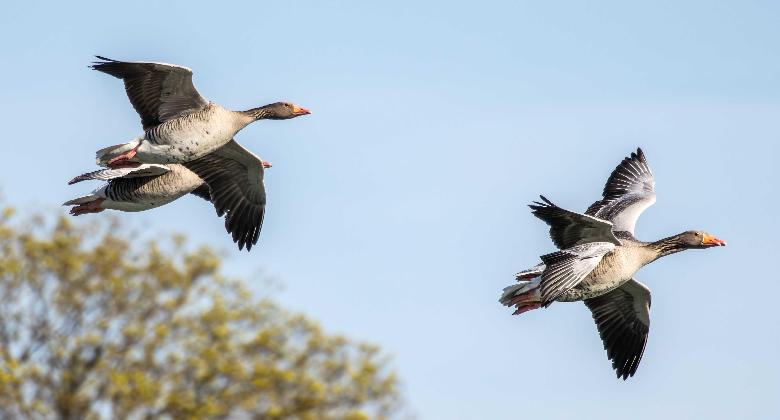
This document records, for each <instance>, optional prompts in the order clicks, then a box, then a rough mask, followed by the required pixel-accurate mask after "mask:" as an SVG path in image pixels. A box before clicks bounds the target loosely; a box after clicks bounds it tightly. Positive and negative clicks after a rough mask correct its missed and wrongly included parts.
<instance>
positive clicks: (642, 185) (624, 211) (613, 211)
mask: <svg viewBox="0 0 780 420" xmlns="http://www.w3.org/2000/svg"><path fill="white" fill-rule="evenodd" d="M653 203H655V180H654V179H653V172H652V171H651V170H650V166H648V164H647V160H646V159H645V154H644V153H643V152H642V149H639V148H638V149H636V153H631V156H629V157H627V158H625V159H623V161H622V162H620V165H618V166H617V167H616V168H615V170H614V171H612V174H611V175H610V176H609V179H607V183H606V185H605V186H604V193H603V198H602V199H601V200H599V201H596V202H595V203H593V204H591V205H590V207H588V210H587V211H586V212H585V214H588V215H591V216H595V217H597V218H599V219H604V220H609V221H610V222H612V224H613V228H612V229H613V230H614V231H615V232H619V231H625V232H630V233H631V234H632V235H633V234H634V226H636V221H637V219H639V216H640V215H641V214H642V212H643V211H645V209H647V208H648V207H650V206H652V205H653Z"/></svg>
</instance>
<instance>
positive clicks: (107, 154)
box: [95, 138, 142, 166]
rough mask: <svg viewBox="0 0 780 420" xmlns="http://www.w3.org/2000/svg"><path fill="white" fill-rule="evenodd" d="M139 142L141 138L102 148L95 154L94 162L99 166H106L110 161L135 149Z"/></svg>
mask: <svg viewBox="0 0 780 420" xmlns="http://www.w3.org/2000/svg"><path fill="white" fill-rule="evenodd" d="M141 140H142V139H141V138H137V139H135V140H132V141H130V142H127V143H123V144H115V145H113V146H108V147H104V148H102V149H100V150H98V151H97V152H95V162H97V164H98V165H100V166H108V162H109V161H110V160H111V159H113V158H115V157H118V156H121V155H122V154H124V153H127V152H129V151H131V150H133V149H135V148H136V147H138V145H139V144H141Z"/></svg>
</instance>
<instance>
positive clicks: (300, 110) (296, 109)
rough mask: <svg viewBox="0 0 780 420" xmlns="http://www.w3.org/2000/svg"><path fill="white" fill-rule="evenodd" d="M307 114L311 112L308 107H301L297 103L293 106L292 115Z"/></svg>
mask: <svg viewBox="0 0 780 420" xmlns="http://www.w3.org/2000/svg"><path fill="white" fill-rule="evenodd" d="M308 114H311V111H309V110H308V109H306V108H301V107H299V106H297V105H294V106H293V115H295V116H298V115H308Z"/></svg>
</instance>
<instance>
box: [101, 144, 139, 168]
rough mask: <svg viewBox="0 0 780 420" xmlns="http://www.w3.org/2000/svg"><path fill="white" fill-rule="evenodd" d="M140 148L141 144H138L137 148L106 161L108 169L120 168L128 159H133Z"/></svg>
mask: <svg viewBox="0 0 780 420" xmlns="http://www.w3.org/2000/svg"><path fill="white" fill-rule="evenodd" d="M139 147H141V142H138V146H135V147H133V148H132V149H130V150H128V151H126V152H124V153H122V154H121V155H119V156H117V157H114V158H112V159H111V160H109V161H108V165H107V166H108V167H109V168H113V169H116V168H121V167H123V166H121V165H123V164H125V163H127V161H129V160H130V159H132V158H134V157H135V155H136V153H138V148H139Z"/></svg>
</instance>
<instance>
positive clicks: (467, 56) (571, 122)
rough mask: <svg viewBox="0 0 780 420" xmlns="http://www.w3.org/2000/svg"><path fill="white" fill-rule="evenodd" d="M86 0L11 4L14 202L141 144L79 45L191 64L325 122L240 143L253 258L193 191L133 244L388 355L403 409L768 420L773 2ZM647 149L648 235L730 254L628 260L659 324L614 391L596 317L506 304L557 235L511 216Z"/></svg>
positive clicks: (591, 183) (6, 128)
mask: <svg viewBox="0 0 780 420" xmlns="http://www.w3.org/2000/svg"><path fill="white" fill-rule="evenodd" d="M79 3H80V4H81V5H80V6H76V5H74V2H51V3H44V2H21V1H12V2H11V1H9V2H5V3H4V4H3V11H2V13H0V45H1V46H2V47H1V48H0V51H1V52H2V66H0V95H2V101H0V122H2V128H3V136H4V141H3V146H4V148H3V152H2V157H3V159H2V165H0V188H2V192H3V196H4V197H5V200H6V201H7V202H10V203H13V204H15V205H17V206H21V207H22V208H25V209H41V210H50V209H54V208H57V206H58V205H59V203H61V202H63V201H65V200H67V199H69V198H72V197H74V196H76V195H77V194H80V193H82V192H86V191H88V190H89V189H90V188H91V187H93V185H85V184H80V185H77V186H71V187H69V186H67V185H66V184H65V182H66V181H67V180H68V179H70V177H72V176H74V175H77V174H79V173H81V172H84V171H87V170H91V169H92V167H93V166H92V165H93V156H94V151H95V150H97V149H98V148H101V147H104V146H107V145H111V144H117V143H121V142H124V141H127V140H129V139H131V138H133V137H134V136H136V135H138V134H140V131H141V130H140V124H139V121H138V118H137V116H136V114H135V112H134V111H133V110H132V108H131V107H130V105H129V103H128V101H127V99H126V97H125V96H124V92H123V90H122V86H121V83H120V82H119V81H118V80H116V79H113V78H111V77H108V76H106V75H102V74H99V73H97V72H94V71H91V70H89V69H87V67H86V66H87V64H89V62H90V61H91V59H92V56H93V55H94V54H101V55H105V56H108V57H112V58H117V59H126V60H158V61H165V62H171V63H177V64H182V65H186V66H188V67H191V68H192V69H194V71H195V76H194V81H195V85H196V86H197V88H198V89H199V90H200V92H201V93H202V94H203V95H204V96H205V97H206V98H209V99H210V100H213V101H215V102H218V103H220V104H222V105H224V106H227V107H230V108H234V109H245V108H250V107H253V106H257V105H262V104H265V103H269V102H275V101H277V100H289V101H292V102H295V103H297V104H299V105H302V106H304V107H307V108H309V109H311V110H312V112H313V113H312V115H310V116H306V117H303V118H298V119H295V120H291V121H268V122H261V123H258V124H254V125H252V126H250V127H248V128H247V129H245V130H244V131H242V132H241V133H239V135H238V137H237V138H238V140H239V141H240V142H241V143H243V144H244V145H246V146H247V147H249V148H250V149H252V150H254V151H255V152H257V153H258V154H259V155H261V156H263V157H264V158H265V159H267V160H269V161H271V162H272V163H273V164H274V167H273V168H272V169H270V170H269V171H268V172H267V175H266V185H267V189H268V209H267V214H266V219H265V225H264V228H263V232H262V234H261V237H260V238H261V239H260V240H261V242H260V244H259V246H258V247H257V248H255V249H253V250H252V252H251V253H246V252H238V250H237V249H235V247H234V246H233V244H232V242H231V241H230V238H229V237H228V235H227V234H226V233H225V232H224V230H223V229H224V228H223V223H222V221H221V220H218V219H217V218H216V217H215V216H214V210H213V209H212V208H210V206H208V205H206V204H205V203H204V202H203V201H202V200H200V199H198V198H196V197H192V196H189V197H185V198H183V199H181V200H179V201H177V202H175V203H173V204H171V205H168V206H166V207H164V208H161V209H156V210H153V211H149V212H144V213H138V214H128V215H123V218H124V219H125V220H126V221H127V222H128V223H129V226H132V227H133V229H132V231H131V230H128V234H133V232H138V231H141V232H142V233H141V234H142V235H147V236H152V237H153V236H154V235H156V234H157V233H158V232H184V233H186V234H188V235H189V237H190V238H191V239H193V240H194V241H195V242H206V243H209V244H211V245H213V246H214V247H217V248H218V249H221V250H224V253H225V255H226V257H227V269H228V271H229V272H230V273H232V274H236V275H241V276H243V277H245V278H247V279H248V280H249V281H250V283H251V284H252V285H253V286H252V287H253V288H254V289H255V290H256V291H257V292H258V293H267V292H268V291H267V287H268V286H267V284H266V283H265V282H262V281H260V280H259V279H260V278H261V277H262V276H263V275H264V276H270V277H271V278H273V279H275V280H277V281H278V282H280V283H282V284H283V285H284V288H283V289H282V290H281V291H274V292H272V293H273V294H274V296H275V297H276V298H277V299H279V300H281V301H282V302H284V303H285V304H286V305H287V306H289V307H291V308H294V309H296V310H300V311H303V312H305V313H306V314H308V315H310V316H311V317H313V318H316V319H318V320H321V321H322V323H323V324H324V326H325V327H326V328H327V329H328V330H329V331H334V332H340V333H345V334H348V335H349V336H351V337H354V338H359V339H364V340H369V341H372V342H375V343H378V344H379V345H381V346H382V347H383V348H384V349H385V350H387V351H388V352H389V353H390V354H392V355H393V356H394V362H393V363H394V366H395V367H396V368H397V370H398V371H399V374H400V376H401V377H402V378H403V384H404V393H405V395H406V398H407V400H408V403H409V405H410V407H411V410H412V412H414V413H416V415H417V416H418V417H419V418H421V419H519V418H552V419H570V418H583V419H588V418H589V419H609V418H617V419H622V418H628V417H630V418H637V419H657V418H707V419H717V418H722V419H733V418H778V416H780V402H779V401H778V399H777V397H778V395H780V358H779V357H778V355H779V354H780V315H778V309H777V307H778V306H777V305H778V301H777V299H778V296H780V276H779V275H778V273H777V268H776V264H777V259H778V251H777V249H778V236H779V235H780V232H779V231H778V230H779V229H778V221H777V207H778V205H780V201H778V198H777V194H778V182H779V181H780V177H778V175H777V168H778V163H777V156H778V153H780V146H778V141H779V140H780V135H779V134H778V128H779V127H780V54H779V53H778V51H780V26H779V25H778V22H780V5H779V4H778V3H777V2H773V1H763V2H762V1H739V2H737V1H732V2H725V1H724V2H711V1H687V2H679V1H658V2H644V4H642V5H639V4H637V3H638V2H631V3H633V4H632V5H628V4H627V3H628V2H622V1H604V2H598V4H594V3H595V2H575V1H571V2H564V1H554V2H519V1H506V2H502V1H493V2H488V1H483V2H452V1H446V2H445V1H442V2H434V1H431V2H425V4H422V3H423V2H417V1H410V2H407V1H400V0H399V1H392V2H382V5H377V4H376V3H379V2H364V1H354V2H319V1H305V0H298V1H294V2H288V1H277V2H260V1H253V2H245V3H234V4H231V5H228V4H227V2H208V3H203V4H201V3H196V2H193V1H186V2H185V1H179V2H148V3H146V2H141V1H134V2H119V3H115V4H109V3H114V2H92V3H91V4H88V3H87V2H79ZM369 3H375V4H369ZM586 3H587V5H586ZM637 146H642V147H643V149H644V150H645V153H646V155H647V157H648V159H649V162H650V165H651V167H652V169H653V170H654V172H655V175H656V190H657V193H658V202H657V203H656V205H655V206H653V207H651V208H650V209H649V210H648V211H646V212H645V214H644V215H643V217H642V218H641V219H640V221H639V223H638V226H637V232H636V233H637V236H638V237H639V238H641V239H646V240H655V239H657V238H660V237H663V236H669V235H671V234H675V233H678V232H680V231H683V230H687V229H692V228H698V229H704V230H706V231H708V232H711V233H713V234H715V235H716V236H718V237H720V238H723V239H725V240H727V241H728V243H729V245H728V247H726V248H716V249H709V250H703V251H688V252H685V253H682V254H677V255H674V256H671V257H668V258H664V259H662V260H660V261H658V262H656V263H654V264H652V265H650V266H648V267H645V268H644V269H643V270H642V271H640V272H639V274H638V275H637V279H639V280H640V281H642V282H644V283H646V284H647V285H648V286H649V287H650V288H651V289H652V291H653V308H652V313H651V318H652V326H651V331H650V338H649V342H648V345H647V350H646V352H645V355H644V359H643V360H642V364H641V366H640V368H639V371H638V372H637V375H636V376H635V377H634V378H632V379H629V380H628V381H626V382H623V381H619V380H616V379H615V377H614V374H613V372H612V369H611V366H610V363H609V362H608V361H607V359H606V355H605V352H604V350H603V349H602V344H601V341H600V340H599V337H598V334H597V332H596V329H595V326H594V325H593V321H592V320H591V318H590V314H589V312H588V311H587V309H586V308H585V306H584V305H582V304H579V303H575V304H554V305H553V306H552V307H550V308H549V309H546V310H539V311H533V312H529V313H527V314H524V315H523V316H521V317H512V316H510V313H511V311H510V310H508V309H507V308H504V307H502V306H500V305H499V304H498V303H497V299H498V297H499V294H500V292H501V289H502V288H503V287H504V286H506V285H508V284H511V283H512V281H513V274H514V273H515V272H517V271H519V270H521V269H524V268H527V267H529V266H531V265H533V264H536V263H537V262H538V261H539V260H538V256H539V255H541V254H544V253H547V252H550V251H552V250H553V249H554V248H553V245H552V243H551V242H550V240H549V239H548V238H547V229H546V227H545V225H544V224H543V223H542V222H541V221H539V220H536V219H535V218H534V217H533V216H531V214H530V213H529V211H528V208H527V207H526V204H528V203H529V202H530V201H532V200H534V199H535V198H536V197H537V195H538V194H540V193H543V194H545V195H546V196H547V197H549V198H550V199H552V200H554V201H555V202H557V203H558V204H560V205H562V206H564V207H567V208H570V209H573V210H580V211H582V210H584V209H585V208H586V207H587V206H588V205H589V204H590V203H591V202H592V201H593V200H594V199H596V198H598V196H599V194H600V192H601V188H602V186H603V183H604V181H605V180H606V178H607V176H608V175H609V173H610V171H611V170H612V169H613V168H614V166H615V165H616V164H617V163H618V162H619V161H620V160H621V159H622V158H623V157H624V156H625V155H626V154H628V153H630V152H631V151H632V150H634V149H635V148H636V147H637ZM94 186H96V185H94ZM85 219H86V218H83V219H82V220H85ZM144 231H145V232H144ZM259 273H261V274H262V275H260V274H259Z"/></svg>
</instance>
